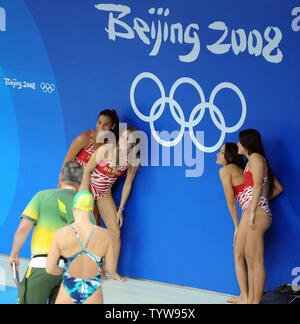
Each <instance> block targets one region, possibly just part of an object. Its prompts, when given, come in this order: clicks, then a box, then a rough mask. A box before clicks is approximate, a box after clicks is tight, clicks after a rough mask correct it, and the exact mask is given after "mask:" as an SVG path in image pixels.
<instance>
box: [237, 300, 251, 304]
mask: <svg viewBox="0 0 300 324" xmlns="http://www.w3.org/2000/svg"><path fill="white" fill-rule="evenodd" d="M236 304H238V305H245V304H247V305H248V304H251V303H250V302H249V301H248V300H247V299H240V300H239V301H238V302H237V303H236Z"/></svg>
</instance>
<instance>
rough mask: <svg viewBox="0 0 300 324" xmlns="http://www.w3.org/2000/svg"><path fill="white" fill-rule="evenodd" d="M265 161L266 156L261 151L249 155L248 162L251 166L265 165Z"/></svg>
mask: <svg viewBox="0 0 300 324" xmlns="http://www.w3.org/2000/svg"><path fill="white" fill-rule="evenodd" d="M264 163H265V158H264V157H263V156H262V155H261V154H259V153H252V154H251V155H250V157H249V162H248V164H249V165H250V167H253V166H254V165H263V164H264Z"/></svg>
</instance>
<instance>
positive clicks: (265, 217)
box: [238, 129, 283, 304]
mask: <svg viewBox="0 0 300 324" xmlns="http://www.w3.org/2000/svg"><path fill="white" fill-rule="evenodd" d="M238 148H239V150H238V153H239V154H243V155H245V157H246V158H247V160H248V163H247V165H246V169H245V172H244V185H243V186H244V190H243V193H242V194H241V196H240V204H241V206H242V209H243V216H242V219H243V225H242V224H240V228H239V231H240V229H241V230H242V231H243V232H245V237H246V242H245V256H246V262H247V271H248V272H247V273H246V271H245V269H240V271H241V273H239V276H242V277H246V278H247V282H248V296H247V298H245V296H242V298H241V299H240V300H239V303H248V304H258V303H260V300H261V298H262V296H263V292H264V286H265V279H266V273H265V267H264V234H265V232H266V231H267V230H268V229H269V227H270V225H271V223H272V214H271V211H270V208H269V200H270V199H274V198H275V197H277V196H278V195H279V194H280V193H281V192H282V191H283V188H282V186H281V184H280V183H279V181H278V180H277V179H276V178H275V177H274V173H273V171H272V169H271V167H270V165H269V162H268V160H267V158H266V155H265V151H264V147H263V144H262V140H261V135H260V134H259V132H258V131H257V130H254V129H248V130H245V131H242V132H240V134H239V143H238ZM241 223H242V222H241Z"/></svg>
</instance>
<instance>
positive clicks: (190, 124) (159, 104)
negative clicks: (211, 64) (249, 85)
mask: <svg viewBox="0 0 300 324" xmlns="http://www.w3.org/2000/svg"><path fill="white" fill-rule="evenodd" d="M143 79H151V80H153V81H154V82H155V83H156V84H157V86H158V88H159V90H160V94H161V98H160V99H158V100H157V101H156V102H155V103H154V104H153V106H152V108H151V110H150V115H149V116H146V115H144V114H142V113H141V112H140V110H139V109H138V107H137V105H136V102H135V90H136V87H137V85H138V84H139V82H140V81H142V80H143ZM182 84H190V85H192V86H193V87H194V88H195V89H196V90H197V91H198V94H199V97H200V104H198V105H197V106H196V107H195V108H194V109H193V111H192V113H191V115H190V118H189V121H186V120H185V117H184V113H183V110H182V108H181V106H180V105H179V104H178V102H177V101H176V100H175V99H174V95H175V92H176V90H177V89H178V87H179V86H181V85H182ZM223 89H231V90H233V91H234V92H235V93H236V94H237V95H238V97H239V99H240V101H241V105H242V114H241V118H240V120H239V122H238V123H237V124H236V125H234V126H232V127H227V126H226V123H225V119H224V116H223V114H222V112H221V111H220V109H219V108H218V107H216V105H215V104H214V101H215V97H216V95H217V94H218V93H219V92H220V91H221V90H223ZM130 100H131V105H132V108H133V110H134V112H135V114H136V115H137V116H138V117H139V118H140V119H141V120H143V121H145V122H148V123H149V125H150V129H151V132H152V135H153V137H154V138H155V139H156V141H157V142H158V143H160V144H161V145H163V146H167V147H171V146H175V145H177V144H178V143H179V142H180V141H181V140H182V138H183V136H184V131H185V129H186V128H188V129H189V133H190V136H191V139H192V141H193V142H194V144H195V145H196V147H197V148H198V149H199V150H201V151H203V152H206V153H212V152H215V151H217V150H218V149H219V148H220V147H221V146H222V144H223V143H224V140H225V136H226V133H234V132H236V131H238V130H239V129H240V128H241V127H242V126H243V124H244V122H245V119H246V115H247V104H246V100H245V97H244V95H243V93H242V92H241V90H240V89H239V88H238V87H237V86H236V85H234V84H232V83H230V82H223V83H221V84H219V85H217V86H216V87H215V88H214V90H213V91H212V93H211V96H210V99H209V102H206V99H205V95H204V92H203V90H202V88H201V87H200V85H199V84H198V83H197V82H196V81H195V80H193V79H191V78H181V79H179V80H177V81H176V82H175V83H174V85H173V86H172V88H171V91H170V96H169V97H166V93H165V89H164V86H163V85H162V83H161V81H160V80H159V79H158V78H157V77H156V76H155V75H154V74H152V73H148V72H145V73H141V74H139V75H138V76H137V77H136V78H135V80H134V81H133V83H132V86H131V89H130ZM166 104H169V106H170V111H171V113H172V116H173V118H174V119H175V121H176V122H177V123H178V124H179V125H180V127H181V128H180V132H179V134H178V136H177V137H176V138H175V139H174V140H172V141H165V140H163V139H161V138H160V137H159V135H158V133H157V132H156V130H155V127H154V122H155V121H157V120H158V118H160V117H161V115H162V114H163V112H164V110H165V106H166ZM158 108H159V109H158ZM206 108H208V109H209V113H210V116H211V119H212V121H213V123H214V124H215V126H216V127H217V128H218V129H219V130H220V131H221V136H220V139H219V141H218V142H217V144H215V145H213V146H210V147H206V146H204V145H202V144H201V143H199V141H198V140H197V138H196V136H195V134H194V130H193V128H194V127H195V126H197V125H198V124H199V123H200V122H201V121H202V119H203V117H204V114H205V111H206ZM157 110H158V111H157ZM176 111H177V112H178V114H179V116H178V114H177V112H176ZM199 111H200V113H199V115H198V117H197V118H196V119H195V116H196V115H197V113H198V112H199ZM216 115H217V117H218V118H219V120H218V118H216Z"/></svg>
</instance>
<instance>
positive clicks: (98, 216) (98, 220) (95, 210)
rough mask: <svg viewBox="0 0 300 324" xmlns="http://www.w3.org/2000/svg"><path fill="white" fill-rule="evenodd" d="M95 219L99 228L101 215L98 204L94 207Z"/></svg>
mask: <svg viewBox="0 0 300 324" xmlns="http://www.w3.org/2000/svg"><path fill="white" fill-rule="evenodd" d="M94 217H95V220H96V224H97V226H100V213H99V210H98V206H97V204H95V205H94Z"/></svg>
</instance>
